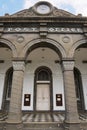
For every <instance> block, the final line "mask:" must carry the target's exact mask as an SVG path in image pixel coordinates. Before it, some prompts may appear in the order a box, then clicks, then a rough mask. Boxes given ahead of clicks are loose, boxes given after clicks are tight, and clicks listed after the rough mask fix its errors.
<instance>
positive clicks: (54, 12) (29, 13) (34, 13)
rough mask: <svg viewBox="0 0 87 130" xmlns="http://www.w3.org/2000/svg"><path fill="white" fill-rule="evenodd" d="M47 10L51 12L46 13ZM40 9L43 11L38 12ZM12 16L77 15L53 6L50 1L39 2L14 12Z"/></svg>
mask: <svg viewBox="0 0 87 130" xmlns="http://www.w3.org/2000/svg"><path fill="white" fill-rule="evenodd" d="M43 5H44V6H43ZM45 6H46V7H45ZM38 7H39V10H38ZM48 7H49V8H48ZM41 9H42V10H41ZM48 9H49V11H48ZM46 10H47V12H49V13H46ZM38 11H41V13H38ZM43 11H44V13H43ZM11 16H12V17H33V16H37V17H38V16H42V17H43V16H58V17H75V15H73V14H71V13H69V12H67V11H64V10H61V9H57V8H56V7H53V6H52V5H51V4H50V3H48V2H38V3H37V4H36V5H34V6H33V7H31V8H29V9H25V10H23V11H20V12H17V13H16V14H13V15H11Z"/></svg>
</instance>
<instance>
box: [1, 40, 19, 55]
mask: <svg viewBox="0 0 87 130" xmlns="http://www.w3.org/2000/svg"><path fill="white" fill-rule="evenodd" d="M0 42H1V43H3V44H6V45H7V46H8V47H9V48H10V49H11V50H12V54H13V57H17V50H16V47H15V46H14V45H13V43H12V42H11V41H9V40H7V39H4V38H0Z"/></svg>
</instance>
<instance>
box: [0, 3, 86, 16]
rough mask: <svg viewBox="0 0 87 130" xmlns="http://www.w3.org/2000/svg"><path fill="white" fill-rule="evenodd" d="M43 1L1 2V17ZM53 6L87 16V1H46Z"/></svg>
mask: <svg viewBox="0 0 87 130" xmlns="http://www.w3.org/2000/svg"><path fill="white" fill-rule="evenodd" d="M39 1H43V0H0V16H4V15H5V14H6V13H8V14H14V13H16V12H18V11H21V10H23V9H27V8H30V7H31V6H33V5H34V4H35V3H37V2H39ZM44 1H48V2H50V3H51V4H52V5H53V6H55V7H57V8H59V9H63V10H66V11H68V12H70V13H72V14H75V15H78V14H82V15H83V16H87V0H44Z"/></svg>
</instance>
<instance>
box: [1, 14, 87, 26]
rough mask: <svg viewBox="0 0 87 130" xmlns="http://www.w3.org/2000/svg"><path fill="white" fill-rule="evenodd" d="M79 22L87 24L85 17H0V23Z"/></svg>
mask: <svg viewBox="0 0 87 130" xmlns="http://www.w3.org/2000/svg"><path fill="white" fill-rule="evenodd" d="M20 22H21V23H30V22H33V23H36V22H37V23H40V22H47V23H50V22H51V23H52V22H55V23H72V24H73V23H79V24H87V17H50V16H48V17H46V16H45V17H44V16H43V17H39V16H38V17H11V16H8V17H7V16H2V17H0V23H20Z"/></svg>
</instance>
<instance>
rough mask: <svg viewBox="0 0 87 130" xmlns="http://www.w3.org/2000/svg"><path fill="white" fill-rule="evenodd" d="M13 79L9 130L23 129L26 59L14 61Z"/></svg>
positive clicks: (8, 121)
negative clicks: (22, 110)
mask: <svg viewBox="0 0 87 130" xmlns="http://www.w3.org/2000/svg"><path fill="white" fill-rule="evenodd" d="M13 69H14V71H13V80H12V91H11V100H10V110H9V114H8V120H7V130H22V127H23V125H22V112H21V103H22V88H23V79H24V70H25V63H24V61H13Z"/></svg>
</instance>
